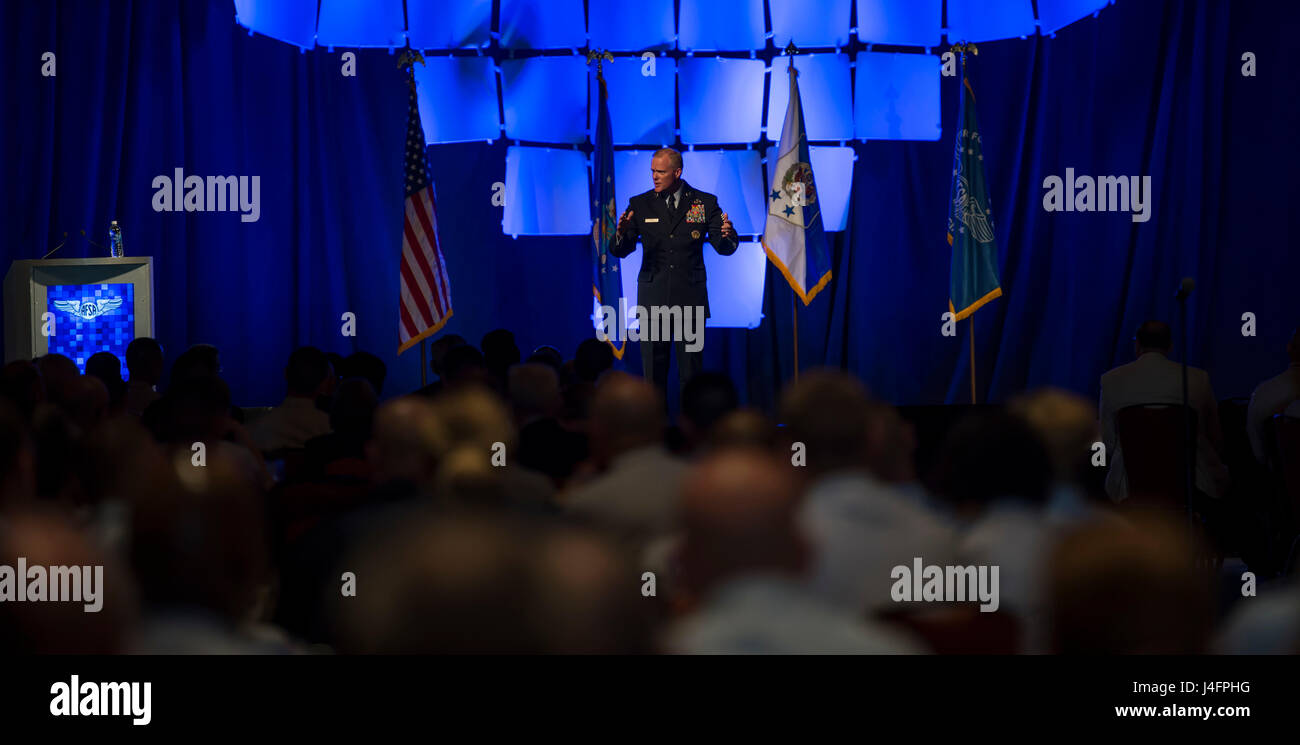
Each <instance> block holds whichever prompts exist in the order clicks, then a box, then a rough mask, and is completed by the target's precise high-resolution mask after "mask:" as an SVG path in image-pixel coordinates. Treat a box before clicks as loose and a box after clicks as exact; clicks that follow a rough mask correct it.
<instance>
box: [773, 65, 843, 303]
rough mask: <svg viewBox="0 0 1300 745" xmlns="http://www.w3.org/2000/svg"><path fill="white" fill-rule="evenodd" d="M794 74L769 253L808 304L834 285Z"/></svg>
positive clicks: (775, 170) (779, 150) (792, 73)
mask: <svg viewBox="0 0 1300 745" xmlns="http://www.w3.org/2000/svg"><path fill="white" fill-rule="evenodd" d="M789 72H790V104H789V106H788V107H787V108H786V110H785V124H783V125H782V126H781V143H780V144H779V145H778V146H777V154H778V155H777V160H776V164H775V166H774V167H773V168H772V171H771V173H772V182H771V187H772V188H771V189H770V190H769V192H768V194H767V225H766V226H765V227H764V228H763V251H764V252H765V253H766V254H767V258H769V259H771V261H772V263H773V264H775V265H776V268H777V269H779V270H780V271H781V274H783V275H785V280H786V281H787V282H789V283H790V287H791V288H792V289H793V290H794V292H795V294H796V295H798V296H799V299H800V300H802V301H803V304H804V305H807V304H808V303H810V302H812V299H813V298H814V297H815V296H816V295H817V293H818V292H821V289H822V288H823V287H825V286H826V283H828V282H830V281H831V262H830V258H829V256H830V254H829V253H827V251H826V233H825V232H824V231H823V229H822V215H821V205H820V204H818V202H817V184H816V181H814V180H813V172H812V165H811V163H812V158H811V157H810V156H809V150H808V136H807V134H806V132H805V131H804V123H803V105H802V103H801V102H800V99H799V81H798V79H797V76H798V73H796V72H795V69H794V65H793V63H792V64H791V65H790V70H789Z"/></svg>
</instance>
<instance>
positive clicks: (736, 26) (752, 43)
mask: <svg viewBox="0 0 1300 745" xmlns="http://www.w3.org/2000/svg"><path fill="white" fill-rule="evenodd" d="M678 21H679V23H678V34H679V38H678V41H677V46H678V47H680V48H681V49H690V50H695V51H706V52H713V51H720V52H721V51H736V50H746V49H762V48H763V45H764V43H765V40H764V37H765V36H766V35H767V30H766V28H765V23H764V21H763V0H731V2H725V3H720V2H718V0H682V8H681V12H680V14H679V15H678Z"/></svg>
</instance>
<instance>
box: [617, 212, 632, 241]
mask: <svg viewBox="0 0 1300 745" xmlns="http://www.w3.org/2000/svg"><path fill="white" fill-rule="evenodd" d="M631 225H632V209H631V208H630V207H629V208H628V210H627V211H626V212H624V213H623V216H622V217H620V218H618V232H619V234H620V235H621V234H622V233H624V232H626V231H627V229H628V228H629V227H631Z"/></svg>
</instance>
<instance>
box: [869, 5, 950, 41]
mask: <svg viewBox="0 0 1300 745" xmlns="http://www.w3.org/2000/svg"><path fill="white" fill-rule="evenodd" d="M857 1H858V39H860V40H862V41H864V42H866V43H868V44H899V45H903V46H920V47H933V46H938V45H939V42H940V41H941V39H940V33H941V31H940V29H941V28H942V26H943V0H907V2H903V3H900V2H898V0H857ZM949 38H955V37H952V36H951V35H950V36H949Z"/></svg>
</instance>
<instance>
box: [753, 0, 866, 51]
mask: <svg viewBox="0 0 1300 745" xmlns="http://www.w3.org/2000/svg"><path fill="white" fill-rule="evenodd" d="M850 2H851V0H822V2H820V3H817V4H816V5H815V6H814V7H813V8H810V7H809V5H810V4H809V2H808V0H769V6H770V8H771V10H772V43H773V44H775V45H776V48H777V49H784V48H785V46H786V45H787V44H789V43H790V39H792V38H793V39H794V43H795V46H798V47H841V46H844V45H845V44H848V43H849V9H850V5H849V3H850ZM814 8H815V9H814Z"/></svg>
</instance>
